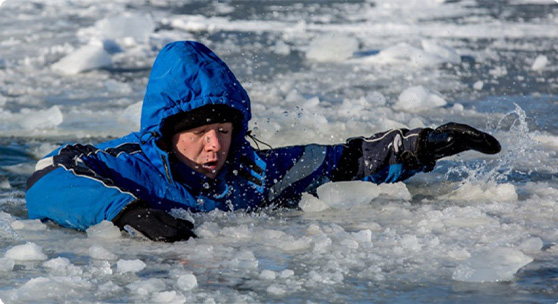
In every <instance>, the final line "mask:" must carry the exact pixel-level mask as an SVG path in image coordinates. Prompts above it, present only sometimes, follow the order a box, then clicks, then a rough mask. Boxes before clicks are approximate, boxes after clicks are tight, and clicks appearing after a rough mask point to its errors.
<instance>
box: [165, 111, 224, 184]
mask: <svg viewBox="0 0 558 304" xmlns="http://www.w3.org/2000/svg"><path fill="white" fill-rule="evenodd" d="M232 131H233V125H232V123H230V122H226V123H215V124H210V125H205V126H201V127H197V128H194V129H190V130H186V131H184V132H181V133H177V134H175V135H174V136H173V137H172V150H173V152H174V154H175V155H176V157H177V158H178V160H180V161H181V162H182V163H184V164H185V165H187V166H188V167H190V168H192V169H194V170H195V171H197V172H199V173H202V174H205V175H206V176H208V177H210V178H215V177H216V176H217V174H218V173H219V170H221V168H223V166H224V165H225V161H226V160H227V155H228V153H229V148H230V146H231V140H232Z"/></svg>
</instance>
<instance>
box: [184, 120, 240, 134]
mask: <svg viewBox="0 0 558 304" xmlns="http://www.w3.org/2000/svg"><path fill="white" fill-rule="evenodd" d="M232 127H233V124H232V123H231V122H219V123H212V124H207V125H203V126H199V127H195V128H192V129H189V130H186V131H184V132H182V133H187V132H195V131H200V130H211V129H230V128H232Z"/></svg>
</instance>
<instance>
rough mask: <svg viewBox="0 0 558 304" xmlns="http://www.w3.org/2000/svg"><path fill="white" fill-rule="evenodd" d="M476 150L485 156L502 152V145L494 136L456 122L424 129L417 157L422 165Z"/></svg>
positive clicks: (419, 141) (420, 137) (420, 136)
mask: <svg viewBox="0 0 558 304" xmlns="http://www.w3.org/2000/svg"><path fill="white" fill-rule="evenodd" d="M467 150H475V151H479V152H481V153H485V154H496V153H498V152H500V150H501V147H500V143H499V142H498V140H497V139H496V138H494V137H493V136H491V135H489V134H487V133H484V132H482V131H479V130H477V129H475V128H473V127H471V126H468V125H464V124H458V123H454V122H450V123H447V124H445V125H442V126H439V127H438V128H436V129H434V130H432V129H430V128H427V129H424V130H423V131H422V132H421V133H420V135H419V139H418V144H417V151H416V153H415V154H416V156H417V158H418V160H419V162H421V163H422V164H425V165H426V164H435V163H436V160H438V159H440V158H442V157H446V156H451V155H454V154H457V153H460V152H463V151H467Z"/></svg>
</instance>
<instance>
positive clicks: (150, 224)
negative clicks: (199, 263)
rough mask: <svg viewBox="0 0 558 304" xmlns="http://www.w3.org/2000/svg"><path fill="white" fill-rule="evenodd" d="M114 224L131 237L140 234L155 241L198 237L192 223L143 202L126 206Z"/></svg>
mask: <svg viewBox="0 0 558 304" xmlns="http://www.w3.org/2000/svg"><path fill="white" fill-rule="evenodd" d="M112 222H113V223H114V224H115V225H116V226H117V227H119V228H120V229H122V230H125V231H127V232H129V233H130V234H131V235H134V234H136V233H138V232H139V233H140V234H141V235H142V236H145V237H147V238H148V239H150V240H153V241H163V242H176V241H185V240H187V239H189V238H191V237H196V235H195V234H194V232H192V229H194V225H193V224H192V223H191V222H189V221H187V220H183V219H179V218H176V217H174V216H172V215H170V214H168V213H167V212H165V211H163V210H159V209H155V208H151V207H149V206H148V205H147V204H146V203H145V202H143V201H141V200H137V201H135V202H132V203H130V205H128V206H126V208H124V209H123V210H122V211H121V212H120V213H119V214H118V215H117V216H116V217H115V218H114V219H113V220H112ZM141 235H140V236H141Z"/></svg>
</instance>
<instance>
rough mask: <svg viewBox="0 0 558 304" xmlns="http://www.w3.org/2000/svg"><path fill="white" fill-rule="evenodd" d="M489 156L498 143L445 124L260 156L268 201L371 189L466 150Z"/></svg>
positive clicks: (427, 167) (288, 149)
mask: <svg viewBox="0 0 558 304" xmlns="http://www.w3.org/2000/svg"><path fill="white" fill-rule="evenodd" d="M469 149H473V150H477V151H480V152H482V153H487V154H494V153H498V152H499V151H500V144H499V143H498V141H497V140H496V139H495V138H494V137H492V136H490V135H489V134H486V133H484V132H481V131H479V130H476V129H474V128H472V127H470V126H467V125H463V124H456V123H448V124H446V125H443V126H440V127H438V128H436V129H430V128H418V129H413V130H408V129H396V130H390V131H386V132H381V133H377V134H374V135H373V136H371V137H355V138H350V139H348V140H347V142H346V143H344V144H338V145H316V144H311V145H305V146H292V147H284V148H278V149H272V150H265V151H261V152H260V156H261V157H262V158H263V159H264V160H265V162H266V163H267V170H266V174H267V180H268V183H269V185H267V186H268V187H269V195H268V201H269V202H271V203H274V202H277V203H279V204H282V203H284V202H285V201H289V200H295V201H296V200H297V199H298V198H299V197H300V195H301V194H302V193H303V192H313V191H314V190H315V189H316V188H317V187H318V186H320V185H322V184H324V183H326V182H328V181H349V180H363V181H369V182H373V183H376V184H380V183H394V182H398V181H402V180H405V179H407V178H409V177H411V176H413V175H414V174H416V173H419V172H428V171H431V170H432V169H433V168H434V166H435V164H436V161H437V160H438V159H440V158H442V157H446V156H450V155H454V154H457V153H460V152H463V151H465V150H469Z"/></svg>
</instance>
